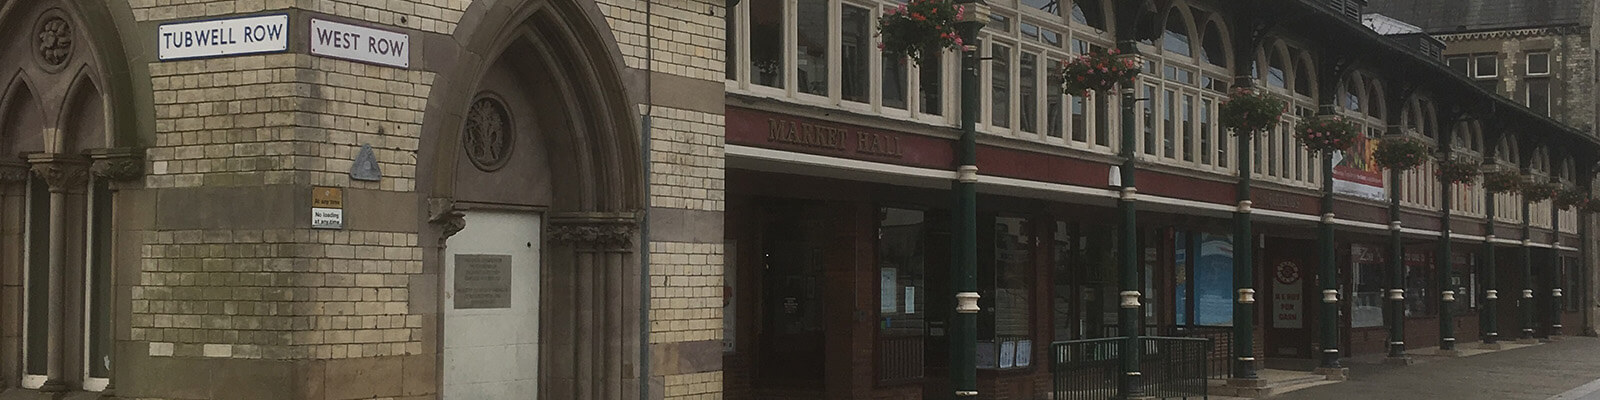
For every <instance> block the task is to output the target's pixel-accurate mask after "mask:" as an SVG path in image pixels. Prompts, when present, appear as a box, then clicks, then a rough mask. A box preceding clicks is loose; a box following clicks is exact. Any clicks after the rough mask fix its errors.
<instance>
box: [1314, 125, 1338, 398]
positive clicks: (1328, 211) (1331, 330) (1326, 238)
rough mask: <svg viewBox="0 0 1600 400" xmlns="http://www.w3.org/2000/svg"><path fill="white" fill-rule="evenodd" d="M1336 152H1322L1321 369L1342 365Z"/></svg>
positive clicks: (1319, 232) (1319, 233)
mask: <svg viewBox="0 0 1600 400" xmlns="http://www.w3.org/2000/svg"><path fill="white" fill-rule="evenodd" d="M1333 153H1334V152H1332V151H1324V152H1322V222H1320V223H1318V224H1317V249H1318V250H1320V253H1321V254H1319V256H1320V257H1318V258H1319V259H1320V260H1321V270H1320V271H1318V272H1317V282H1318V283H1320V284H1321V287H1322V312H1321V314H1322V318H1321V328H1322V368H1341V367H1340V366H1339V322H1338V321H1339V282H1338V269H1337V267H1336V266H1334V257H1333V253H1334V250H1333Z"/></svg>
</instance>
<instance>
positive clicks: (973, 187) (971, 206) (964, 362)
mask: <svg viewBox="0 0 1600 400" xmlns="http://www.w3.org/2000/svg"><path fill="white" fill-rule="evenodd" d="M956 4H957V6H960V7H967V10H966V15H967V16H968V18H966V19H965V20H963V21H961V22H959V23H958V24H959V26H958V27H957V28H958V29H959V30H960V32H961V37H963V38H965V39H964V42H965V43H966V45H965V46H963V47H962V49H961V141H960V142H959V143H958V146H959V148H957V149H956V164H957V165H958V167H957V171H956V176H957V179H956V183H955V191H956V207H955V209H956V220H955V221H953V222H954V223H953V225H954V228H955V234H954V235H952V236H953V237H954V238H955V241H956V243H955V247H956V249H955V256H954V258H955V260H953V261H954V262H955V268H954V270H955V271H956V276H955V279H954V280H955V282H954V283H955V285H954V286H955V290H956V293H955V297H956V321H955V323H954V324H952V325H954V326H953V327H952V329H951V332H950V346H951V347H953V349H952V351H951V356H952V358H954V361H955V362H954V365H953V366H952V367H953V368H952V370H951V371H950V375H951V381H952V382H953V383H954V384H955V391H956V393H955V397H956V398H957V399H971V398H976V397H977V396H978V366H977V358H978V357H977V356H978V343H977V340H978V279H977V278H978V230H977V226H978V190H977V185H978V165H977V164H978V155H977V136H978V131H977V122H978V48H977V46H976V45H975V44H976V43H978V31H979V30H981V29H983V19H984V18H987V17H983V16H980V15H981V14H983V13H981V12H979V11H980V10H979V9H978V8H979V6H978V4H977V3H976V2H973V1H957V2H956Z"/></svg>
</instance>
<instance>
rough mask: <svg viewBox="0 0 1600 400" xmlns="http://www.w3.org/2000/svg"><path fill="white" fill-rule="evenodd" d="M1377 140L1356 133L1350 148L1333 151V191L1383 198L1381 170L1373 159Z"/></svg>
mask: <svg viewBox="0 0 1600 400" xmlns="http://www.w3.org/2000/svg"><path fill="white" fill-rule="evenodd" d="M1377 149H1378V140H1377V139H1370V138H1367V136H1366V135H1356V140H1355V144H1353V145H1351V146H1350V150H1347V151H1341V152H1336V153H1334V156H1333V162H1334V167H1333V192H1334V193H1338V194H1342V195H1346V196H1355V197H1360V198H1365V199H1371V200H1383V199H1384V193H1383V170H1382V169H1380V168H1378V163H1377V162H1376V161H1373V159H1372V152H1373V151H1374V150H1377Z"/></svg>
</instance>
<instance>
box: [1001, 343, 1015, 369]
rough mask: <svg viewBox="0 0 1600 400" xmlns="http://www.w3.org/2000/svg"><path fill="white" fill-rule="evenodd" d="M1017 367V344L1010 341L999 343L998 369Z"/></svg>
mask: <svg viewBox="0 0 1600 400" xmlns="http://www.w3.org/2000/svg"><path fill="white" fill-rule="evenodd" d="M1016 365H1017V342H1013V341H1010V340H1007V341H1004V342H1000V368H1011V367H1014V366H1016Z"/></svg>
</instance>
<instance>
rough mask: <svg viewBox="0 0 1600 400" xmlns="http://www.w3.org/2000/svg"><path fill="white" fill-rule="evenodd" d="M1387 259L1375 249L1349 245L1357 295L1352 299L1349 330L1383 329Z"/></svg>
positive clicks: (1379, 250) (1352, 279)
mask: <svg viewBox="0 0 1600 400" xmlns="http://www.w3.org/2000/svg"><path fill="white" fill-rule="evenodd" d="M1383 263H1384V258H1383V252H1382V250H1381V249H1379V248H1378V247H1375V246H1365V245H1359V244H1353V245H1350V271H1351V274H1350V280H1351V283H1352V285H1353V286H1354V287H1355V294H1354V296H1352V297H1351V299H1350V303H1351V304H1350V326H1351V327H1353V328H1370V327H1376V326H1383V289H1384V286H1385V285H1384V279H1383V270H1384V265H1383Z"/></svg>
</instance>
